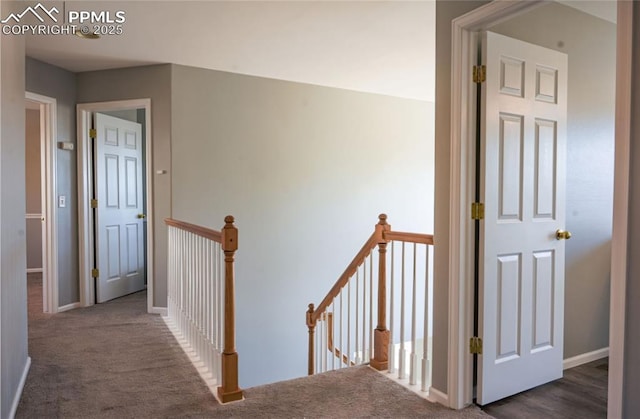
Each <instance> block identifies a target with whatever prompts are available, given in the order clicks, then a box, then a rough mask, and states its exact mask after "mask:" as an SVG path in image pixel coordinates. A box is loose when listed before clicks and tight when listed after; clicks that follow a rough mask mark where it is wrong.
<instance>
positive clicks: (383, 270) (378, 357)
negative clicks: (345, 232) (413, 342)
mask: <svg viewBox="0 0 640 419" xmlns="http://www.w3.org/2000/svg"><path fill="white" fill-rule="evenodd" d="M378 219H379V221H378V224H376V231H375V234H376V240H377V242H378V252H379V257H378V326H377V327H376V329H375V330H374V331H373V358H372V359H371V362H370V365H371V366H372V367H373V368H375V369H377V370H378V371H382V370H386V369H388V368H389V330H388V329H387V241H386V240H385V238H384V232H385V231H390V230H391V226H390V225H389V224H387V215H386V214H380V215H379V216H378Z"/></svg>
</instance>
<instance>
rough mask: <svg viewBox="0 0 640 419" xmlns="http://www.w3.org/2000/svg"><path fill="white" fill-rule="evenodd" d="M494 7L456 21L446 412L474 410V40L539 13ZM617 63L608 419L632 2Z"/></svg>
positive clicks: (612, 405) (622, 235)
mask: <svg viewBox="0 0 640 419" xmlns="http://www.w3.org/2000/svg"><path fill="white" fill-rule="evenodd" d="M542 4H543V2H542V1H539V0H534V1H527V2H524V1H522V2H502V1H493V2H491V3H489V4H486V5H484V6H482V7H479V8H477V9H475V10H472V11H471V12H469V13H467V14H465V15H463V16H460V17H458V18H456V19H454V20H453V21H452V38H451V57H452V73H451V74H452V77H451V141H450V144H451V149H450V176H451V178H450V191H451V194H450V202H449V209H450V223H449V235H450V238H449V240H450V242H449V328H448V330H449V337H448V342H449V350H448V362H447V365H448V377H447V378H448V380H447V381H448V385H447V395H446V399H445V400H442V401H445V402H446V403H445V404H448V405H449V406H450V407H452V408H454V409H461V408H463V407H464V406H466V405H468V404H470V403H471V402H472V397H473V357H472V356H471V355H470V354H469V353H468V350H467V344H468V338H469V337H470V336H472V332H473V309H472V307H473V305H472V304H473V291H474V290H473V286H472V284H471V283H470V282H468V278H472V277H473V275H472V274H473V245H474V234H473V228H474V226H473V222H472V220H471V219H470V217H469V216H468V215H469V208H470V207H471V203H472V202H473V197H474V196H473V192H474V189H473V188H474V185H475V178H474V173H473V171H471V170H469V168H470V167H474V166H473V165H474V164H475V163H474V161H475V160H474V159H475V152H476V151H475V131H474V130H475V100H474V98H475V86H474V84H473V83H472V80H471V77H469V71H470V69H471V68H472V65H473V64H475V63H476V58H477V50H476V45H477V32H478V31H481V30H485V29H488V28H489V27H490V26H492V25H495V24H497V23H499V22H501V21H503V20H506V19H509V18H511V17H514V16H516V15H519V14H522V13H525V12H527V11H529V10H531V9H532V8H535V7H538V6H540V5H542ZM617 7H618V20H617V57H616V60H617V62H616V128H615V131H616V134H615V169H614V170H615V172H614V177H615V180H614V211H613V235H612V257H611V304H610V307H611V311H610V319H609V323H610V329H609V389H608V393H609V394H608V395H609V397H608V416H609V417H611V418H615V417H621V416H622V393H623V392H622V389H623V365H624V328H625V322H624V319H625V288H626V266H627V264H626V257H627V256H626V252H627V223H628V221H627V220H628V202H629V199H628V185H629V167H630V163H629V152H628V151H629V146H630V121H631V120H632V119H631V95H630V91H631V62H632V53H631V52H632V51H631V45H632V23H633V18H632V16H633V13H632V12H633V4H632V2H618V4H617Z"/></svg>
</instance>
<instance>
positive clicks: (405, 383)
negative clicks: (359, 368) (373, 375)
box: [369, 365, 431, 401]
mask: <svg viewBox="0 0 640 419" xmlns="http://www.w3.org/2000/svg"><path fill="white" fill-rule="evenodd" d="M369 368H371V369H372V370H374V371H377V372H378V373H379V374H382V375H384V376H385V377H387V378H388V379H390V380H392V381H395V382H396V383H398V384H400V385H401V386H402V387H404V388H406V389H407V390H410V391H413V392H414V393H415V394H417V395H418V396H420V397H422V398H423V399H426V400H429V401H431V399H430V398H429V390H427V391H422V384H414V385H411V384H409V376H408V375H407V377H406V378H398V373H397V372H393V373H390V372H389V371H388V370H383V371H379V370H377V369H375V368H373V367H372V366H371V365H369ZM427 384H429V383H427Z"/></svg>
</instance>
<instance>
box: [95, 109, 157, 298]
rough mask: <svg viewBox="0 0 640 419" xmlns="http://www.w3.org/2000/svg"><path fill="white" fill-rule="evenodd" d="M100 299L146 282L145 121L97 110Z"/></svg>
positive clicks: (97, 243)
mask: <svg viewBox="0 0 640 419" xmlns="http://www.w3.org/2000/svg"><path fill="white" fill-rule="evenodd" d="M94 126H95V129H96V138H95V146H94V167H95V193H96V198H97V200H98V202H97V208H96V215H95V225H96V237H95V242H96V266H97V268H98V278H97V281H96V295H97V298H96V299H97V302H98V303H102V302H105V301H108V300H111V299H114V298H117V297H121V296H123V295H127V294H130V293H132V292H136V291H140V290H143V289H144V288H145V260H144V237H145V236H144V225H143V222H144V221H145V215H144V212H143V209H144V208H143V202H142V192H143V191H142V163H143V162H142V141H143V139H142V126H141V125H140V124H138V123H135V122H130V121H127V120H123V119H119V118H114V117H112V116H109V115H104V114H100V113H97V114H95V121H94Z"/></svg>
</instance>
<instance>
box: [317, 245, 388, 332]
mask: <svg viewBox="0 0 640 419" xmlns="http://www.w3.org/2000/svg"><path fill="white" fill-rule="evenodd" d="M377 244H378V242H377V240H376V234H375V233H374V234H372V235H371V237H369V240H367V241H366V243H365V244H364V246H362V249H360V251H359V252H358V254H357V255H356V257H354V258H353V260H352V261H351V263H350V264H349V266H347V269H345V270H344V272H343V273H342V275H340V278H338V280H337V281H336V283H335V284H333V287H331V290H330V291H329V293H328V294H327V296H326V297H324V299H323V300H322V302H321V303H320V305H318V308H316V309H315V310H314V312H313V315H312V317H311V320H312V322H313V323H315V322H316V321H318V319H319V318H320V316H321V315H322V313H324V311H325V310H326V309H327V307H329V305H330V304H331V301H333V299H334V298H336V297H337V296H338V295H339V294H340V290H341V289H342V288H344V287H345V285H347V282H349V278H351V277H352V276H353V274H355V273H356V270H357V269H358V266H360V265H361V264H362V263H363V262H364V260H365V258H366V257H367V256H368V255H369V253H371V251H372V250H373V249H375V247H376V245H377Z"/></svg>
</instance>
